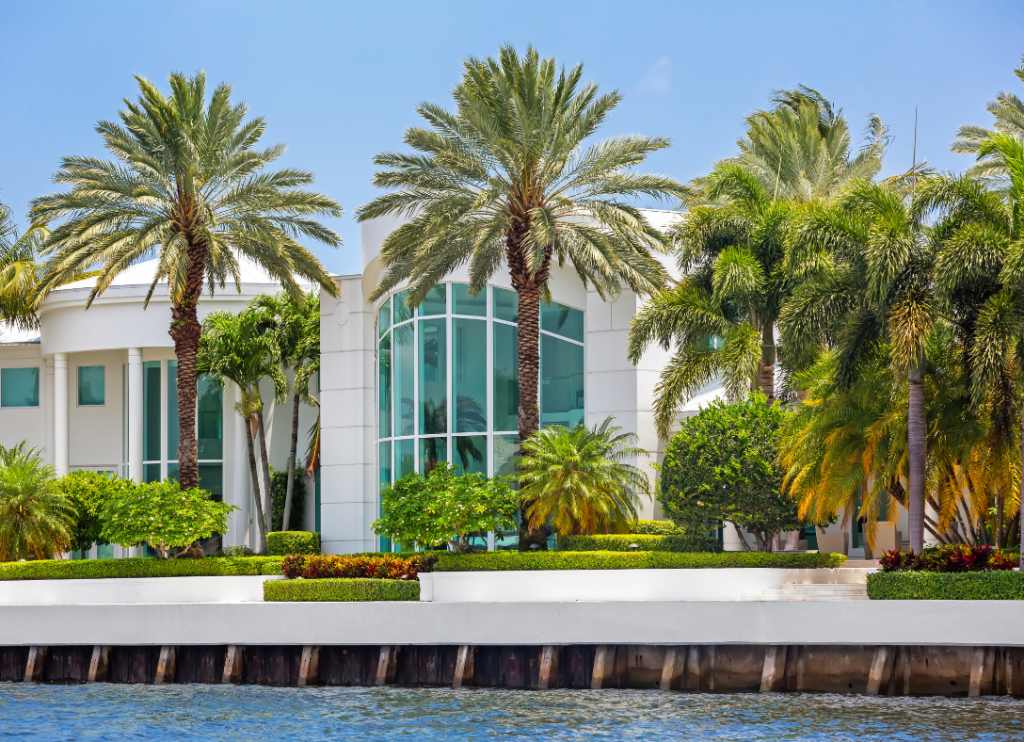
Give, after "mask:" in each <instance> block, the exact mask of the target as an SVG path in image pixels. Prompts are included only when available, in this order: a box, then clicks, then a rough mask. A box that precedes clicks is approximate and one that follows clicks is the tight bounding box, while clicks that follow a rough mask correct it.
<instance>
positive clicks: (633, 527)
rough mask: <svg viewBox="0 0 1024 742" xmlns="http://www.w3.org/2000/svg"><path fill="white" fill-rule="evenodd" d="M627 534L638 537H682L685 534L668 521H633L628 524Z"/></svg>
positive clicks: (681, 529)
mask: <svg viewBox="0 0 1024 742" xmlns="http://www.w3.org/2000/svg"><path fill="white" fill-rule="evenodd" d="M629 532H630V533H635V534H637V535H640V536H682V535H684V534H685V533H686V531H685V530H683V528H681V527H680V526H678V525H676V524H675V523H673V522H672V521H670V520H635V521H633V522H632V523H631V524H630V526H629Z"/></svg>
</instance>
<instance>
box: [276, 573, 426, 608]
mask: <svg viewBox="0 0 1024 742" xmlns="http://www.w3.org/2000/svg"><path fill="white" fill-rule="evenodd" d="M419 599H420V583H419V582H417V581H416V580H407V581H405V580H375V579H365V578H348V579H323V580H283V581H282V580H275V581H270V580H268V581H267V582H264V583H263V600H265V601H266V602H268V603H276V602H342V603H349V602H357V601H381V600H419Z"/></svg>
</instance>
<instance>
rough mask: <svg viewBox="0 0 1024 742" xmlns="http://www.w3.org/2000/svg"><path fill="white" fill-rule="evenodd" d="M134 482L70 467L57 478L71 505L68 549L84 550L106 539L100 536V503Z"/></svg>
mask: <svg viewBox="0 0 1024 742" xmlns="http://www.w3.org/2000/svg"><path fill="white" fill-rule="evenodd" d="M134 486H135V485H134V483H133V482H131V480H128V479H122V478H121V477H114V476H110V475H109V474H103V473H101V472H97V471H73V472H71V473H70V474H67V475H65V476H63V477H61V478H60V479H58V480H57V489H59V490H60V491H61V492H63V493H64V496H65V497H67V498H68V500H69V501H70V502H71V505H72V507H74V509H75V514H76V515H75V520H74V525H73V526H72V529H71V544H70V547H71V549H72V550H74V551H88V550H89V549H90V548H92V545H93V544H106V543H108V542H107V541H106V540H105V539H104V538H103V536H102V531H103V518H102V517H101V513H102V511H103V505H104V504H105V503H106V502H107V501H108V500H110V499H112V498H113V497H114V496H116V494H117V493H119V492H121V491H123V490H124V489H126V488H129V487H134Z"/></svg>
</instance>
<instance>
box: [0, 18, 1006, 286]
mask: <svg viewBox="0 0 1024 742" xmlns="http://www.w3.org/2000/svg"><path fill="white" fill-rule="evenodd" d="M1022 28H1024V3H1020V2H997V1H994V0H993V1H985V0H974V1H973V2H970V3H953V2H927V3H926V2H914V1H906V0H889V1H888V2H869V1H865V2H855V3H854V2H845V3H839V2H825V1H824V0H818V1H817V2H810V1H808V2H796V1H793V2H781V1H779V0H774V1H773V2H762V3H754V2H722V1H720V0H716V1H715V2H707V1H706V0H705V2H663V3H654V2H643V1H642V0H633V1H632V2H621V1H619V2H603V1H591V2H586V3H584V2H575V3H562V2H557V1H556V0H547V1H546V2H533V0H519V2H516V3H513V4H508V3H492V2H480V1H479V0H478V1H477V2H442V1H440V0H434V1H432V2H423V1H422V0H421V2H408V3H407V2H394V1H392V2H376V3H373V2H363V3H342V2H312V1H309V0H289V1H288V2H283V1H282V2H263V1H260V0H245V1H241V0H217V1H213V0H211V1H209V2H199V1H185V2H173V1H171V0H167V1H166V2H161V3H156V2H148V3H143V2H115V1H113V0H93V1H92V2H83V1H78V2H71V1H68V2H54V1H48V0H5V2H4V4H3V7H2V8H0V200H2V201H4V202H5V203H8V204H9V205H11V206H12V207H13V208H14V210H15V212H16V213H17V214H19V215H23V214H24V212H25V209H26V208H27V206H28V202H29V200H30V199H31V198H33V197H34V196H37V195H39V194H42V193H45V192H47V191H49V190H50V189H51V185H50V180H49V178H50V175H51V173H52V172H53V171H54V170H55V169H56V168H57V165H58V163H59V160H60V158H61V157H62V156H65V155H70V154H92V155H102V154H103V150H102V147H101V146H100V140H99V137H98V135H97V134H96V133H95V132H94V130H93V127H94V125H95V123H96V121H98V120H100V119H108V118H114V117H115V116H116V114H117V111H118V110H119V108H120V106H121V100H122V98H124V97H134V96H135V89H136V88H135V82H134V80H133V79H132V75H133V74H140V75H143V76H145V77H148V78H150V79H152V80H155V81H158V82H160V83H161V84H162V87H163V88H164V89H165V90H166V77H167V74H168V72H171V71H183V72H188V73H190V72H193V71H195V70H198V69H204V70H205V71H206V73H207V76H208V78H209V80H210V82H211V83H214V84H215V83H218V82H221V81H227V82H229V83H230V84H231V85H232V86H233V88H234V96H235V99H236V100H243V101H245V102H246V103H247V104H248V105H249V109H250V111H251V112H252V113H254V114H259V115H262V116H264V117H266V119H267V121H268V133H267V137H266V140H267V141H268V142H271V141H272V142H277V141H284V142H287V143H288V145H289V149H288V152H287V154H286V155H285V156H284V157H283V158H282V159H281V160H279V162H281V163H282V164H286V165H290V166H296V167H302V168H307V169H310V170H312V171H314V172H315V173H316V174H317V177H318V183H317V187H318V188H319V189H320V190H322V191H323V192H325V193H328V194H329V195H331V196H332V197H334V198H335V199H336V200H338V201H339V202H341V204H342V205H343V206H344V208H345V212H346V214H345V217H344V218H342V219H340V220H337V221H336V222H334V223H332V224H331V226H332V227H333V228H335V229H336V230H337V231H338V232H339V233H340V234H341V235H342V237H343V239H344V241H345V244H344V246H343V247H342V248H340V249H339V250H337V251H335V250H331V249H329V248H320V247H316V246H313V247H314V249H316V251H317V253H318V254H319V255H320V257H321V259H322V260H323V262H324V263H325V264H326V265H327V267H328V268H329V269H331V270H333V271H336V272H339V273H354V272H358V270H359V226H358V225H357V224H356V223H355V221H354V219H353V218H352V215H353V213H354V211H355V209H356V208H357V207H358V206H360V205H361V204H363V203H365V202H366V201H368V200H369V199H371V198H372V197H373V196H374V193H375V191H374V188H373V186H372V185H371V183H370V179H371V176H372V174H373V164H372V162H371V158H372V156H373V155H374V154H375V153H377V152H379V151H382V150H391V149H399V148H401V137H402V132H403V131H404V129H405V128H406V127H407V126H409V125H412V124H415V123H417V120H416V116H415V113H414V111H413V109H414V107H415V105H416V104H417V103H418V102H420V101H432V102H436V103H442V104H446V105H447V104H448V103H449V102H450V98H449V91H450V89H451V87H452V86H453V85H454V84H455V83H456V82H457V80H458V77H459V74H460V69H461V68H460V63H461V60H462V59H463V58H464V57H465V56H467V55H471V54H472V55H477V56H486V55H493V54H496V53H497V50H498V47H499V45H500V44H501V43H503V42H506V41H508V42H511V43H513V44H516V45H517V46H520V47H525V46H526V45H527V44H529V43H532V44H534V45H535V46H537V47H538V49H539V50H540V52H541V53H542V54H543V55H545V56H554V57H556V58H557V59H558V60H559V61H560V62H563V63H566V64H574V63H576V62H583V63H584V76H585V77H586V78H588V79H592V80H594V81H596V82H597V83H598V84H599V85H600V86H601V87H602V89H606V90H610V89H613V88H615V89H618V90H619V91H621V92H622V93H623V94H624V95H625V100H624V101H623V103H622V104H621V105H620V106H619V108H618V109H616V111H615V112H614V113H613V115H612V117H611V118H610V120H609V121H608V123H607V124H606V126H605V128H604V129H603V130H602V131H601V132H600V135H602V136H612V135H615V134H620V133H626V132H639V133H644V134H650V135H661V136H668V137H671V138H672V139H673V141H674V145H673V147H672V148H671V149H669V150H667V151H665V152H660V153H657V154H656V156H654V157H652V158H651V160H650V161H649V167H648V168H647V169H648V170H650V171H657V172H662V173H667V174H670V175H672V176H674V177H676V178H679V179H681V180H684V181H685V180H689V179H690V178H692V177H694V176H697V175H700V174H702V173H705V172H707V170H709V169H710V167H711V165H712V164H713V163H714V162H715V160H717V159H720V158H722V157H727V156H729V155H731V154H732V153H733V152H734V151H735V140H736V138H737V137H738V136H739V135H740V134H741V132H742V124H743V117H744V115H745V114H747V113H748V112H750V111H752V110H754V109H756V108H759V107H762V106H763V105H764V104H765V103H766V101H767V98H768V96H769V94H770V93H771V91H772V90H773V89H776V88H781V87H791V86H795V85H796V84H798V83H803V84H806V85H811V86H813V87H816V88H818V89H819V90H820V91H822V93H824V94H825V95H826V96H827V97H829V98H830V99H831V100H833V101H835V102H836V104H838V105H839V106H841V107H842V108H843V109H844V111H845V113H846V114H847V115H848V116H849V117H850V119H851V123H852V125H853V127H854V129H855V130H856V131H858V132H859V131H860V130H861V128H862V127H863V125H864V123H865V121H866V117H867V115H868V113H872V112H873V113H877V114H879V115H880V116H881V117H882V120H883V121H884V122H885V123H886V124H888V125H889V126H890V127H891V133H892V134H893V135H894V137H895V141H894V143H893V145H892V147H891V148H890V151H889V156H888V160H887V165H886V172H888V173H893V172H900V171H903V170H905V169H907V168H908V167H909V166H910V164H911V146H912V142H913V124H914V107H915V105H916V106H917V107H918V111H919V126H918V148H917V151H918V159H919V160H920V159H926V160H928V161H929V162H931V163H932V164H933V165H935V166H937V167H939V168H940V169H944V170H960V169H963V168H964V167H965V165H966V164H968V163H967V162H966V161H965V158H963V157H961V156H957V155H952V154H951V153H950V152H949V149H948V146H949V142H950V141H951V140H952V139H953V138H954V135H955V131H956V128H957V127H958V126H960V125H961V124H965V123H981V124H987V123H988V120H989V117H988V114H987V112H986V111H985V108H984V107H985V103H986V102H987V101H989V100H991V99H992V98H993V97H994V96H995V94H996V93H997V92H999V91H1001V90H1010V91H1012V92H1015V93H1019V94H1024V89H1022V87H1024V86H1021V84H1020V83H1019V82H1018V81H1017V79H1016V78H1015V77H1014V75H1013V69H1014V68H1015V67H1016V66H1017V65H1019V64H1020V60H1021V55H1022V54H1024V36H1022V35H1021V29H1022Z"/></svg>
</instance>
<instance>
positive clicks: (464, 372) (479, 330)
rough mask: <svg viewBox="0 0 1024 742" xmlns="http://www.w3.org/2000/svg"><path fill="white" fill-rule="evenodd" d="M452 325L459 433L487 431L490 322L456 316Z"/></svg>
mask: <svg viewBox="0 0 1024 742" xmlns="http://www.w3.org/2000/svg"><path fill="white" fill-rule="evenodd" d="M452 328H453V329H452V334H453V335H454V336H455V338H454V341H455V348H454V353H455V357H454V360H453V365H454V369H453V370H452V373H453V374H454V375H453V377H452V385H453V392H454V395H455V432H456V433H483V432H484V431H486V430H487V323H486V322H485V321H484V320H479V319H462V318H461V317H456V318H455V319H453V320H452Z"/></svg>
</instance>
